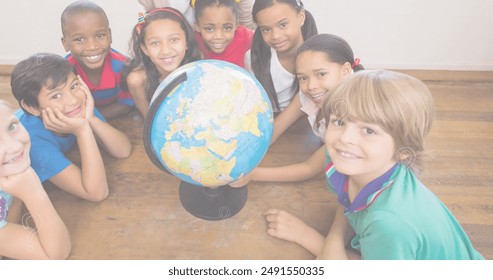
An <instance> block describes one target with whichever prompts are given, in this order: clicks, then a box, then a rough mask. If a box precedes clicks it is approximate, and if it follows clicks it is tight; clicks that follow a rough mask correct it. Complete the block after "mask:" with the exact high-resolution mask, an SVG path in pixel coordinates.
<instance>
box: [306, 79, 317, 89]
mask: <svg viewBox="0 0 493 280" xmlns="http://www.w3.org/2000/svg"><path fill="white" fill-rule="evenodd" d="M317 87H318V81H317V80H316V79H308V89H310V90H312V89H316V88H317Z"/></svg>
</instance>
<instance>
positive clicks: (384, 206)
mask: <svg viewBox="0 0 493 280" xmlns="http://www.w3.org/2000/svg"><path fill="white" fill-rule="evenodd" d="M326 155H327V162H328V164H327V167H326V168H325V173H326V177H327V183H328V186H329V188H330V189H331V190H332V191H334V192H335V193H336V194H337V196H338V201H339V203H340V204H341V205H342V206H344V208H345V215H346V217H347V219H348V221H349V223H350V225H351V227H352V228H353V229H354V231H355V233H356V236H355V237H354V238H353V240H352V241H351V245H352V247H353V248H355V249H357V250H359V251H360V252H361V256H362V258H363V259H377V260H382V259H403V260H449V259H452V260H478V259H484V258H483V256H481V254H479V252H477V251H476V250H475V249H474V248H473V246H472V244H471V241H470V240H469V238H468V236H467V234H466V233H465V232H464V230H463V229H462V227H461V226H460V224H459V222H458V221H457V220H456V219H455V217H454V216H453V215H452V213H451V212H450V211H449V210H448V209H447V207H446V206H445V205H444V204H443V203H442V202H441V201H440V200H439V199H438V197H436V196H435V195H434V194H433V193H432V192H431V191H430V190H429V189H428V188H426V187H425V186H424V185H423V184H422V183H421V182H420V181H419V180H418V178H417V177H416V175H415V174H414V173H413V172H412V171H411V170H410V169H409V168H408V167H407V166H405V165H402V164H400V163H397V164H396V165H394V166H393V167H392V168H391V169H390V170H388V171H387V172H386V173H385V174H383V175H382V176H380V177H379V178H376V179H375V180H373V181H372V182H370V183H369V184H368V185H366V186H365V187H364V188H363V189H362V190H361V191H360V193H358V195H357V196H356V197H355V198H354V200H353V201H352V202H351V201H349V199H348V185H347V182H348V181H347V176H346V175H344V174H341V173H339V172H337V170H336V169H335V166H334V165H333V164H332V162H331V161H330V158H329V156H328V154H327V153H326Z"/></svg>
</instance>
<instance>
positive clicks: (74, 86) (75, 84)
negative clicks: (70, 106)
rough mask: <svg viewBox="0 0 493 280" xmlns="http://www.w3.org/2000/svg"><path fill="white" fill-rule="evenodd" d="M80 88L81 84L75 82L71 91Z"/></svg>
mask: <svg viewBox="0 0 493 280" xmlns="http://www.w3.org/2000/svg"><path fill="white" fill-rule="evenodd" d="M78 87H79V83H77V82H75V83H74V84H72V86H71V87H70V89H76V88H78Z"/></svg>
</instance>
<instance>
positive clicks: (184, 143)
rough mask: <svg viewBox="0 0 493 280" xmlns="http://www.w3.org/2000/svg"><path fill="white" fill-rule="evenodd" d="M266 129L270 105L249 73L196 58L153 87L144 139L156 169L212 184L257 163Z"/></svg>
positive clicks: (268, 128) (245, 171)
mask: <svg viewBox="0 0 493 280" xmlns="http://www.w3.org/2000/svg"><path fill="white" fill-rule="evenodd" d="M272 132H273V113H272V107H271V105H270V102H269V98H268V96H267V94H266V92H265V90H264V89H263V87H262V86H261V84H260V83H259V82H258V81H257V80H256V79H255V77H254V76H252V75H251V74H250V73H249V72H248V71H246V70H245V69H243V68H241V67H239V66H237V65H234V64H231V63H228V62H224V61H219V60H200V61H197V62H193V63H189V64H186V65H183V66H181V67H179V68H178V69H176V70H175V71H173V72H172V73H171V74H169V75H168V77H166V78H165V79H164V80H163V81H162V82H161V84H160V85H159V87H158V88H157V89H156V91H155V93H154V95H153V97H152V99H151V104H150V108H149V114H148V116H147V117H146V121H145V132H144V141H145V145H146V152H147V153H148V155H149V157H150V158H151V160H153V162H154V163H155V164H156V165H158V167H160V168H161V169H163V170H165V171H167V172H169V173H171V174H173V175H174V176H176V177H178V178H179V179H181V180H183V181H185V182H188V183H190V184H193V185H197V186H203V187H218V186H223V185H227V184H229V183H231V182H233V181H236V180H238V179H240V178H241V177H242V176H244V175H246V174H248V173H250V172H251V171H252V170H253V169H254V168H255V167H256V166H257V165H258V164H259V163H260V161H261V160H262V159H263V157H264V155H265V154H266V152H267V149H268V147H269V144H270V141H271V138H272Z"/></svg>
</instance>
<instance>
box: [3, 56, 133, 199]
mask: <svg viewBox="0 0 493 280" xmlns="http://www.w3.org/2000/svg"><path fill="white" fill-rule="evenodd" d="M11 87H12V93H13V94H14V96H15V98H16V99H17V101H18V102H19V105H20V107H21V108H22V109H21V110H19V111H17V113H16V115H17V117H18V119H19V120H20V122H21V123H22V124H23V125H24V127H25V128H26V129H27V131H28V132H29V136H30V138H31V151H30V157H31V165H32V167H33V169H34V170H35V171H36V173H37V175H38V176H39V178H40V180H41V182H44V181H46V180H50V181H51V182H52V183H53V184H55V185H56V186H58V187H60V188H61V189H63V190H65V191H67V192H69V193H72V194H74V195H76V196H78V197H80V198H83V199H87V200H91V201H101V200H103V199H105V198H106V197H107V196H108V183H107V180H106V172H105V168H104V164H103V159H102V157H101V153H100V151H99V147H98V143H100V144H101V145H102V146H103V147H104V148H105V149H106V151H107V152H108V153H109V154H110V155H112V156H114V157H117V158H127V157H128V156H129V155H130V152H131V144H130V141H129V139H128V137H127V136H126V135H125V134H123V133H122V132H121V131H119V130H117V129H115V128H114V127H112V126H111V125H109V124H108V123H107V122H106V121H105V119H104V118H103V117H102V116H101V114H100V113H99V111H98V110H97V109H96V108H94V100H93V97H92V94H91V92H90V91H89V89H88V88H87V86H86V85H85V84H84V82H83V81H82V80H81V79H80V78H79V77H78V76H76V75H75V74H74V73H73V68H72V66H71V65H70V64H69V63H68V62H67V60H65V59H64V58H63V57H61V56H59V55H55V54H35V55H32V56H30V57H29V58H27V59H25V60H23V61H21V62H19V63H18V64H17V65H16V66H15V68H14V70H13V72H12V79H11ZM75 141H77V144H78V146H79V150H80V158H81V167H80V168H79V167H78V166H76V165H75V164H73V163H72V162H71V161H70V160H69V159H67V158H66V156H65V153H66V152H67V151H68V150H69V149H70V148H71V147H72V145H73V144H74V142H75Z"/></svg>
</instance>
